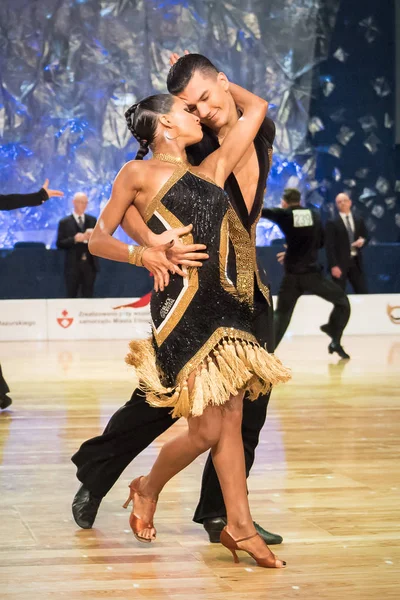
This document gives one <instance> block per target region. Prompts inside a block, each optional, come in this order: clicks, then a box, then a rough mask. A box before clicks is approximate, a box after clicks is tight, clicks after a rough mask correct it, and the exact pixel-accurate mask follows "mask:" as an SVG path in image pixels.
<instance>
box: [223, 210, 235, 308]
mask: <svg viewBox="0 0 400 600" xmlns="http://www.w3.org/2000/svg"><path fill="white" fill-rule="evenodd" d="M228 255H229V221H228V213H226V214H225V216H224V218H223V219H222V223H221V230H220V240H219V278H220V281H221V285H222V287H223V288H224V290H225V291H227V292H229V293H230V294H232V295H233V296H237V295H238V293H237V289H236V288H235V286H234V284H233V282H232V281H231V280H230V279H229V278H228Z"/></svg>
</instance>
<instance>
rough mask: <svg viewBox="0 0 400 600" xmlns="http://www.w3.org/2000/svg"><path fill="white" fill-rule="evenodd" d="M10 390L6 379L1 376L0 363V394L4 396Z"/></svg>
mask: <svg viewBox="0 0 400 600" xmlns="http://www.w3.org/2000/svg"><path fill="white" fill-rule="evenodd" d="M9 391H10V388H9V387H8V385H7V381H6V380H5V379H4V377H3V371H2V370H1V365H0V396H5V395H6V394H8V392H9Z"/></svg>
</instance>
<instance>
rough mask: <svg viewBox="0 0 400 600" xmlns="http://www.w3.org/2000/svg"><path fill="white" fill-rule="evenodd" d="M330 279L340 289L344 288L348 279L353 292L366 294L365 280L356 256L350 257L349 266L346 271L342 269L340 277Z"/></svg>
mask: <svg viewBox="0 0 400 600" xmlns="http://www.w3.org/2000/svg"><path fill="white" fill-rule="evenodd" d="M332 279H333V281H334V282H335V283H337V284H338V285H340V287H341V288H342V290H345V289H346V283H347V281H349V282H350V285H351V287H352V288H353V291H354V293H355V294H368V288H367V282H366V281H365V275H364V272H363V270H362V266H361V263H360V259H359V257H358V256H352V257H351V259H350V263H349V266H348V268H347V270H346V271H344V270H342V276H341V277H340V279H336V277H332Z"/></svg>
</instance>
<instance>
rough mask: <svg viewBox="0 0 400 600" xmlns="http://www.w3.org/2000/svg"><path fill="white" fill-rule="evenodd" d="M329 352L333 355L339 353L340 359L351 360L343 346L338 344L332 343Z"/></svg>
mask: <svg viewBox="0 0 400 600" xmlns="http://www.w3.org/2000/svg"><path fill="white" fill-rule="evenodd" d="M328 352H329V354H333V353H334V352H337V354H339V356H340V358H346V359H349V358H350V355H349V354H347V352H346V351H345V349H344V348H343V346H342V345H341V344H339V343H338V342H331V343H330V344H329V346H328Z"/></svg>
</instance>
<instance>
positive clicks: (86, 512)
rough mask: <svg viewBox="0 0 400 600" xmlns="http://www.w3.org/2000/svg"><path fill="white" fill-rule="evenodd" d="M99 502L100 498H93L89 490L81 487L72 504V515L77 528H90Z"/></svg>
mask: <svg viewBox="0 0 400 600" xmlns="http://www.w3.org/2000/svg"><path fill="white" fill-rule="evenodd" d="M101 500H102V499H101V498H95V497H94V496H93V494H91V493H90V492H89V490H87V489H86V488H85V487H84V486H83V485H81V487H80V488H79V490H78V491H77V492H76V494H75V498H74V500H73V502H72V514H73V516H74V519H75V523H76V524H77V525H79V527H82V529H91V528H92V525H93V523H94V521H95V519H96V515H97V511H98V510H99V506H100V503H101Z"/></svg>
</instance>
